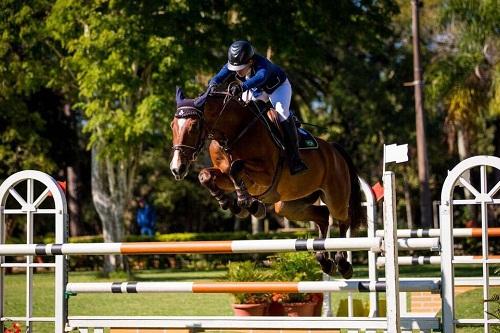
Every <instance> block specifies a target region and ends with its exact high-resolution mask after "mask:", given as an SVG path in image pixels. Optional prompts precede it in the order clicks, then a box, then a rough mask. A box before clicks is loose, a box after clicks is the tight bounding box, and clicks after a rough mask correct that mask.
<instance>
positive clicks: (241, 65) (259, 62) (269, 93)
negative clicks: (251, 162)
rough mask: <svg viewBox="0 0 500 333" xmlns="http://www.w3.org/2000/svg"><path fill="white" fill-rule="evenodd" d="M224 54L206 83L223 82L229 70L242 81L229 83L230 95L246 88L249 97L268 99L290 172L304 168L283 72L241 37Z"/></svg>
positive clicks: (296, 171) (288, 87) (305, 167)
mask: <svg viewBox="0 0 500 333" xmlns="http://www.w3.org/2000/svg"><path fill="white" fill-rule="evenodd" d="M227 57H228V62H227V64H225V65H224V66H223V67H222V69H221V70H220V71H219V73H218V74H217V75H215V76H214V77H213V78H212V79H211V80H210V83H209V87H212V86H214V85H217V84H220V83H222V82H224V80H226V79H227V78H228V77H229V76H230V75H231V72H236V77H237V78H238V80H239V81H241V84H236V85H232V86H231V87H230V91H229V92H230V93H231V95H233V96H238V95H239V94H242V93H243V92H246V94H247V97H249V96H250V94H251V97H250V98H251V99H253V100H257V99H259V100H263V101H265V102H267V101H268V100H270V101H271V104H272V105H273V107H274V109H275V110H276V112H278V117H279V121H280V124H281V128H282V130H283V133H284V139H285V148H286V150H287V153H288V154H287V155H288V164H289V168H290V173H291V174H292V175H295V174H298V173H301V172H303V171H305V170H307V166H306V165H305V164H304V162H303V161H302V160H301V159H300V155H299V148H298V137H297V128H296V127H295V121H294V119H293V116H292V115H290V110H289V108H290V100H291V97H292V86H291V85H290V82H289V81H288V78H287V76H286V74H285V72H284V71H283V70H282V69H281V68H280V67H278V66H276V65H275V64H273V63H272V62H271V61H269V60H268V59H267V58H265V57H263V56H261V55H259V54H257V53H255V51H254V48H253V47H252V45H251V44H250V43H249V42H247V41H244V40H239V41H236V42H234V43H233V44H231V46H230V47H229V50H228V52H227ZM209 89H210V88H209Z"/></svg>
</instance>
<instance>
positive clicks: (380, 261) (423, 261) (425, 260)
mask: <svg viewBox="0 0 500 333" xmlns="http://www.w3.org/2000/svg"><path fill="white" fill-rule="evenodd" d="M492 260H493V261H492ZM486 261H487V262H490V263H492V262H494V261H500V256H499V255H491V256H488V259H486ZM482 262H483V257H482V256H455V257H454V259H453V263H455V264H462V263H463V264H468V263H482ZM398 264H399V265H401V266H413V265H440V264H441V256H412V257H408V256H407V257H398ZM384 265H385V257H378V258H377V266H378V267H382V266H384Z"/></svg>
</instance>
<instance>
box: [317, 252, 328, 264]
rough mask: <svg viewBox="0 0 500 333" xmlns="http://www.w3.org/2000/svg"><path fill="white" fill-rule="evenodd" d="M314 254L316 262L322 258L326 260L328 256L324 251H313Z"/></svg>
mask: <svg viewBox="0 0 500 333" xmlns="http://www.w3.org/2000/svg"><path fill="white" fill-rule="evenodd" d="M314 256H315V257H316V260H317V261H318V262H322V261H324V260H327V259H328V258H327V257H326V254H325V252H315V253H314Z"/></svg>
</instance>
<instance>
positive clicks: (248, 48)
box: [227, 40, 255, 71]
mask: <svg viewBox="0 0 500 333" xmlns="http://www.w3.org/2000/svg"><path fill="white" fill-rule="evenodd" d="M254 54H255V51H254V49H253V47H252V45H251V44H250V43H249V42H247V41H246V40H238V41H236V42H234V43H233V44H231V46H230V47H229V50H228V51H227V68H228V69H229V70H231V71H239V70H242V69H243V68H245V67H246V66H247V65H248V63H249V62H250V59H252V57H253V55H254Z"/></svg>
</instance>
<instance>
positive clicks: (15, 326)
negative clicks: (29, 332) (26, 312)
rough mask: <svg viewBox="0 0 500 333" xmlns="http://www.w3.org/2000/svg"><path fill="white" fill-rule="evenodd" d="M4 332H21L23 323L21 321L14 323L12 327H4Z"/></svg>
mask: <svg viewBox="0 0 500 333" xmlns="http://www.w3.org/2000/svg"><path fill="white" fill-rule="evenodd" d="M3 333H21V325H20V324H19V323H13V324H12V327H10V328H7V327H6V328H4V329H3Z"/></svg>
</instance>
